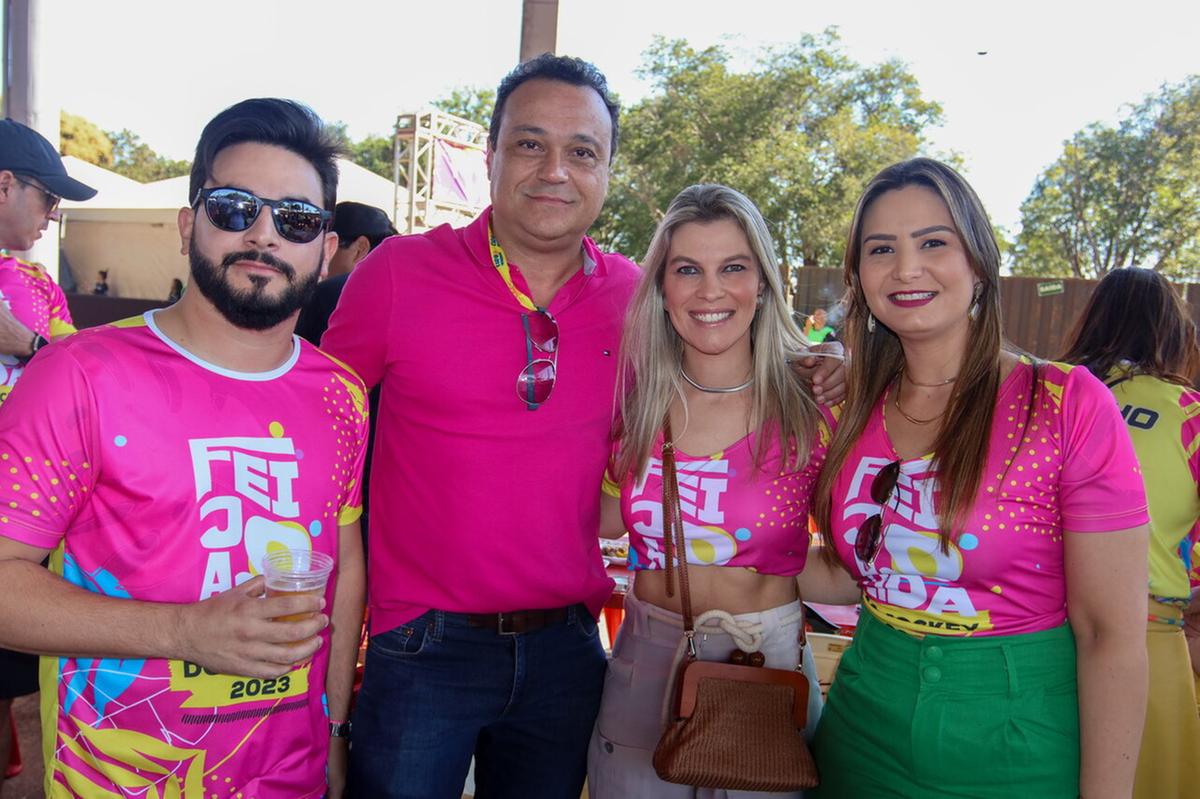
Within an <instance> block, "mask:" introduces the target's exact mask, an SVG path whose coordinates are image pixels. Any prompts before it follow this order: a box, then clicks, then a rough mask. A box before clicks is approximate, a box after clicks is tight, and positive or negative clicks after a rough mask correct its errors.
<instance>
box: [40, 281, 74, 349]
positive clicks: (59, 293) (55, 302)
mask: <svg viewBox="0 0 1200 799" xmlns="http://www.w3.org/2000/svg"><path fill="white" fill-rule="evenodd" d="M46 294H47V297H46V300H47V303H46V304H47V306H48V307H49V317H50V336H51V338H57V337H58V336H69V335H70V334H72V333H74V332H75V321H74V320H73V319H71V309H70V307H69V306H68V305H67V295H66V294H64V293H63V290H62V288H61V287H59V285H58V284H57V283H55V282H54V281H53V280H51V279H50V277H49V275H47V276H46Z"/></svg>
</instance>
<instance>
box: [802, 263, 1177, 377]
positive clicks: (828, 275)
mask: <svg viewBox="0 0 1200 799" xmlns="http://www.w3.org/2000/svg"><path fill="white" fill-rule="evenodd" d="M792 275H793V278H794V280H795V282H796V292H795V294H794V295H793V297H792V307H793V308H795V309H796V310H797V311H800V312H803V313H810V312H811V311H813V310H814V309H816V308H830V307H832V306H833V305H834V304H835V303H836V302H837V301H838V299H839V298H840V297H841V296H842V292H843V291H844V290H845V286H844V284H843V282H842V270H841V269H814V268H803V269H796V270H793V272H792ZM1096 283H1097V281H1095V280H1080V279H1075V278H1053V279H1051V278H1037V277H1002V278H1000V307H1001V310H1002V313H1003V315H1004V334H1005V335H1006V336H1007V337H1008V339H1009V341H1011V342H1012V343H1013V344H1015V345H1017V346H1018V347H1020V348H1021V349H1024V350H1027V351H1029V352H1032V353H1033V354H1034V355H1037V356H1039V357H1042V358H1053V357H1056V356H1058V355H1061V354H1062V351H1063V350H1064V349H1065V348H1066V340H1067V336H1068V335H1070V333H1071V329H1072V328H1073V327H1074V325H1075V320H1076V319H1078V318H1079V314H1080V313H1082V312H1083V309H1084V306H1086V305H1087V302H1088V299H1089V298H1090V297H1091V296H1092V290H1093V289H1094V288H1095V286H1096ZM1178 287H1179V290H1180V293H1181V294H1182V295H1183V297H1184V299H1185V300H1187V302H1188V310H1189V311H1190V312H1191V315H1192V320H1193V321H1194V322H1196V323H1197V324H1198V325H1200V284H1197V283H1187V284H1179V286H1178ZM1139 312H1140V311H1139V309H1137V308H1130V309H1129V313H1139Z"/></svg>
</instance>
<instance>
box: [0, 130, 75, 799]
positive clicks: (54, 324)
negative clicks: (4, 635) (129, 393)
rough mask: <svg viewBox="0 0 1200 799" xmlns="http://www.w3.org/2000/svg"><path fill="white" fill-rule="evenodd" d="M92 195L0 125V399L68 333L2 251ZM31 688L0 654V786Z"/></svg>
mask: <svg viewBox="0 0 1200 799" xmlns="http://www.w3.org/2000/svg"><path fill="white" fill-rule="evenodd" d="M95 196H96V190H95V189H93V188H92V187H90V186H86V185H84V184H83V183H80V182H79V181H78V180H75V179H74V178H72V177H70V176H69V175H67V170H66V168H65V167H64V166H63V163H62V157H61V156H60V155H59V154H58V150H57V149H55V147H54V145H52V144H51V143H50V142H49V141H47V140H46V138H45V137H44V136H42V135H41V134H40V133H38V132H37V131H35V130H33V129H32V128H30V127H27V126H25V125H22V124H21V123H20V122H15V121H13V120H11V119H5V120H0V250H3V251H4V252H0V402H3V401H4V400H5V399H7V398H8V394H9V392H10V391H12V388H13V386H15V385H16V383H17V380H18V379H19V378H20V377H21V374H22V372H23V371H24V369H25V364H26V363H27V362H28V361H29V359H30V358H32V357H33V356H34V355H36V354H37V352H38V350H40V349H41V348H42V347H44V346H45V345H46V344H47V343H49V341H51V340H53V339H58V338H62V337H64V336H67V335H70V334H71V333H73V332H75V325H74V323H73V321H72V320H71V310H70V309H69V308H68V307H67V298H66V295H64V294H63V291H62V289H61V288H59V286H58V284H56V283H55V282H54V280H53V279H52V278H51V277H50V275H49V274H47V273H46V270H45V269H43V268H42V267H41V266H39V265H37V264H33V263H29V262H27V261H22V260H20V259H19V258H14V257H13V256H11V255H9V254H8V252H7V251H8V250H15V251H24V250H28V249H29V248H30V247H32V246H33V244H34V242H36V241H37V240H38V239H40V238H41V237H42V233H43V232H44V231H45V230H46V226H47V225H48V224H49V223H50V222H51V221H57V219H58V203H59V201H60V200H61V199H62V198H63V197H66V198H67V199H70V200H76V201H83V200H90V199H91V198H92V197H95ZM0 407H2V406H0ZM37 687H38V686H37V657H36V656H34V655H30V654H27V653H24V652H12V651H10V650H7V649H0V784H3V782H4V771H5V767H6V766H7V765H8V761H9V755H10V750H11V747H12V735H11V728H10V722H9V713H10V712H11V709H12V700H13V699H15V698H17V697H19V696H26V695H28V694H31V693H34V692H35V691H37Z"/></svg>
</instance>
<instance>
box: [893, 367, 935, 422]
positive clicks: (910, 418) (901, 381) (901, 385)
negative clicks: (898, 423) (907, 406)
mask: <svg viewBox="0 0 1200 799" xmlns="http://www.w3.org/2000/svg"><path fill="white" fill-rule="evenodd" d="M903 388H904V372H901V373H900V379H899V380H898V381H896V401H895V405H896V410H898V411H899V412H900V415H901V416H903V417H904V418H905V419H907V420H908V421H910V422H912V423H913V424H917V425H922V424H931V423H933V422H936V421H937V420H938V419H941V418H942V417H943V416H945V415H946V409H945V408H943V409H942V412H941V413H939V414H938V415H937V416H934V417H933V418H931V419H918V418H916V417H915V416H909V415H908V414H907V413H905V412H904V408H903V407H901V405H900V392H901V391H902V390H903Z"/></svg>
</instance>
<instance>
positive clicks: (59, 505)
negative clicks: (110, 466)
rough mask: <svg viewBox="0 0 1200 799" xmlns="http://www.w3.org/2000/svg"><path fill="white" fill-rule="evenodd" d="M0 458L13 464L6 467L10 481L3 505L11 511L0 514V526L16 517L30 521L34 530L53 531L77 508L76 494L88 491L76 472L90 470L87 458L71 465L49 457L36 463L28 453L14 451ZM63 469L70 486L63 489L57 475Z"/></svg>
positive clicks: (72, 515)
mask: <svg viewBox="0 0 1200 799" xmlns="http://www.w3.org/2000/svg"><path fill="white" fill-rule="evenodd" d="M0 461H7V462H8V463H15V464H17V465H15V466H10V467H9V469H8V473H9V475H10V476H11V477H12V478H13V482H12V483H8V484H5V485H7V486H8V492H7V493H8V497H7V498H6V499H7V502H5V503H4V504H5V505H6V506H7V507H8V509H9V510H10V511H13V512H12V513H9V514H5V515H3V516H0V525H4V524H10V523H12V521H13V520H14V519H16V520H22V521H25V522H26V523H30V524H33V526H34V527H35V529H38V530H47V529H48V528H49V530H51V531H55V532H57V531H58V530H61V529H64V528H65V527H66V526H67V520H69V519H71V518H73V517H74V515H75V513H76V511H77V510H78V508H79V501H78V500H77V499H76V495H77V493H78V494H80V495H83V494H86V493H87V492H88V491H89V490H90V487H89V486H88V485H87V484H86V483H85V482H83V481H81V480H80V479H79V474H81V473H83V474H88V473H90V471H91V468H92V465H91V463H89V462H88V461H81V462H79V463H78V464H72V463H70V461H67V460H60V461H59V464H58V465H56V464H55V462H54V461H52V460H50V459H49V458H42V459H41V461H40V462H39V461H37V460H36V459H35V458H33V457H31V456H29V455H21V454H20V453H16V452H3V453H0ZM66 470H71V471H67V474H66V478H67V482H68V483H69V484H74V487H73V488H72V489H70V490H68V491H65V492H64V490H63V489H64V488H65V486H64V485H63V480H61V479H60V477H59V475H60V474H61V473H62V471H66ZM76 488H77V489H78V492H76V490H75V489H76ZM35 520H36V523H34V521H35Z"/></svg>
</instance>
